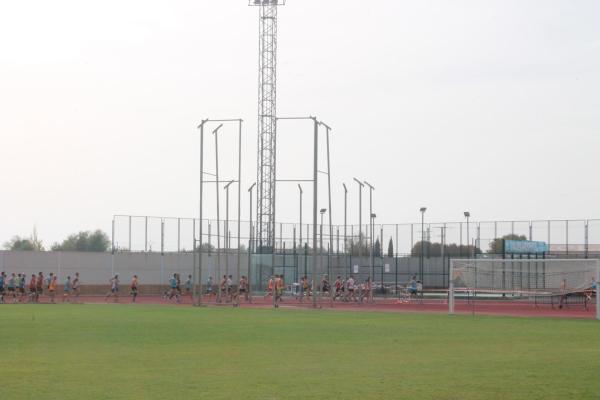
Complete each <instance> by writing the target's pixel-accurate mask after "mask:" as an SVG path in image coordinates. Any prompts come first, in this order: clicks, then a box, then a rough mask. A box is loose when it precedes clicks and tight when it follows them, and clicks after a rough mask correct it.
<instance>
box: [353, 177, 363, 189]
mask: <svg viewBox="0 0 600 400" xmlns="http://www.w3.org/2000/svg"><path fill="white" fill-rule="evenodd" d="M352 179H354V181H355V182H356V183H358V184H359V185H360V187H363V186H365V184H364V183H362V182H361V181H359V180H358V179H356V178H352Z"/></svg>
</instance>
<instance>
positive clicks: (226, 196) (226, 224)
mask: <svg viewBox="0 0 600 400" xmlns="http://www.w3.org/2000/svg"><path fill="white" fill-rule="evenodd" d="M233 182H235V181H229V183H228V184H227V185H225V187H224V189H225V275H227V276H229V249H230V245H231V243H230V236H229V186H230V185H231V184H232V183H233ZM238 236H239V235H238ZM238 261H239V259H238ZM238 267H239V265H238ZM238 270H239V268H238ZM238 272H239V271H238ZM238 279H239V275H238Z"/></svg>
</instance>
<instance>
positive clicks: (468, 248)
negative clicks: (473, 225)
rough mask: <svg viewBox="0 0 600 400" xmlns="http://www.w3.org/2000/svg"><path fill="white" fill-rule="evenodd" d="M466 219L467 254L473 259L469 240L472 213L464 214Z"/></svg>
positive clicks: (466, 212)
mask: <svg viewBox="0 0 600 400" xmlns="http://www.w3.org/2000/svg"><path fill="white" fill-rule="evenodd" d="M464 215H465V218H466V219H467V254H468V256H469V257H471V242H470V238H469V218H470V217H471V213H470V212H468V211H465V212H464Z"/></svg>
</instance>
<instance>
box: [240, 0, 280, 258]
mask: <svg viewBox="0 0 600 400" xmlns="http://www.w3.org/2000/svg"><path fill="white" fill-rule="evenodd" d="M249 5H251V6H257V7H259V14H258V15H259V50H258V51H259V55H258V57H259V58H258V165H257V183H258V188H257V189H258V204H257V215H256V218H257V221H256V230H257V236H256V241H257V244H258V247H257V249H258V252H261V253H265V252H269V253H270V252H272V251H273V250H274V248H275V177H276V175H275V166H276V147H277V146H276V145H277V107H276V105H277V101H276V100H277V7H278V6H282V5H285V0H249Z"/></svg>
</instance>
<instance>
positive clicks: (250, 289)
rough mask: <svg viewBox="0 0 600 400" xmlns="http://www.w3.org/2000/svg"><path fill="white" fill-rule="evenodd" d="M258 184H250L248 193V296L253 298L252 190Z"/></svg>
mask: <svg viewBox="0 0 600 400" xmlns="http://www.w3.org/2000/svg"><path fill="white" fill-rule="evenodd" d="M255 186H256V182H254V183H253V184H252V186H250V188H249V189H248V193H249V194H250V228H249V233H248V296H249V298H250V299H251V300H252V283H251V282H252V280H251V279H250V276H251V275H252V274H251V273H250V272H251V271H250V268H251V267H252V261H251V260H252V232H253V229H252V190H253V189H254V187H255Z"/></svg>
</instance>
